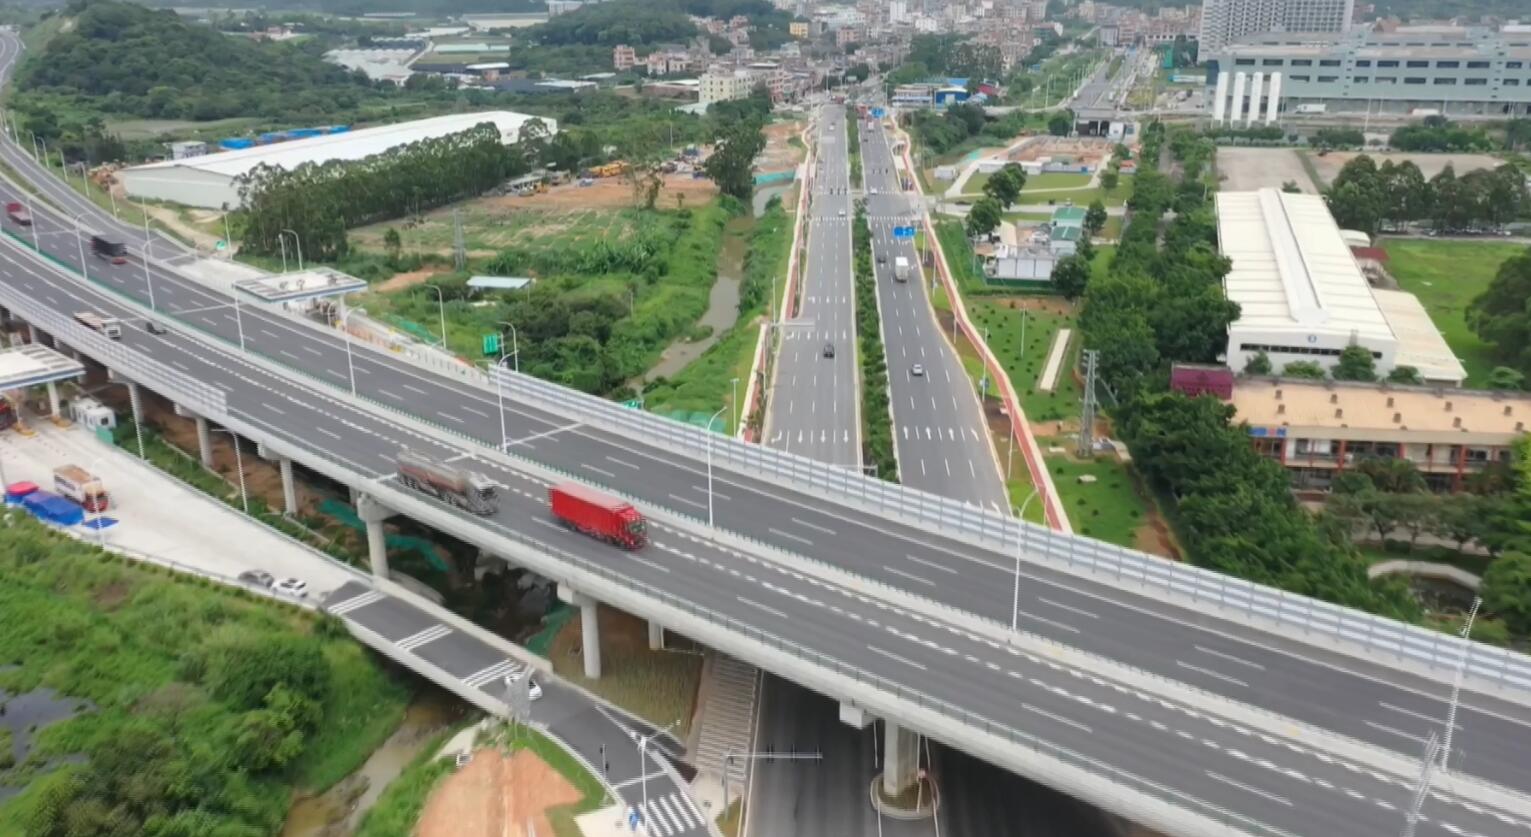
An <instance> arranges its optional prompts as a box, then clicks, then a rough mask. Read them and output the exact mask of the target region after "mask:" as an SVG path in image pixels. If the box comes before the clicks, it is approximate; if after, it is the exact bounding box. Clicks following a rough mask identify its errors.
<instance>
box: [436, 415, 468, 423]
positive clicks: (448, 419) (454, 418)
mask: <svg viewBox="0 0 1531 837" xmlns="http://www.w3.org/2000/svg"><path fill="white" fill-rule="evenodd" d="M437 415H439V416H441V417H442V418H444V419H446V420H447V421H455V422H457V423H458V424H466V423H467V422H464V421H463V420H462V419H460V418H458V417H457V416H454V415H452V414H451V413H448V412H438V413H437Z"/></svg>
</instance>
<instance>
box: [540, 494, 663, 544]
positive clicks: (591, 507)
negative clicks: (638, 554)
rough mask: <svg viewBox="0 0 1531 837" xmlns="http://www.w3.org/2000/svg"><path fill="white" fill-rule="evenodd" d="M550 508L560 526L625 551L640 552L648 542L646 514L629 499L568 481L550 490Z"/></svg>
mask: <svg viewBox="0 0 1531 837" xmlns="http://www.w3.org/2000/svg"><path fill="white" fill-rule="evenodd" d="M548 505H549V506H550V507H551V508H552V509H553V516H554V517H556V518H558V520H559V522H560V523H563V524H564V525H565V526H568V527H569V528H571V529H575V530H578V531H580V532H584V533H585V534H587V535H589V536H591V537H593V538H600V539H601V540H603V541H606V542H608V543H614V544H616V545H617V546H620V547H622V548H623V549H638V548H639V547H641V546H643V545H644V544H646V543H648V540H649V536H648V527H647V526H646V525H645V524H644V522H643V515H641V514H639V513H638V510H637V509H635V508H633V504H632V503H629V502H627V501H626V500H619V499H617V498H616V497H612V496H611V495H609V494H602V493H601V492H599V491H596V490H595V489H593V488H587V487H586V486H583V485H580V484H578V483H572V482H566V483H561V484H559V485H552V486H549V487H548Z"/></svg>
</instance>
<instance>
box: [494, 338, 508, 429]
mask: <svg viewBox="0 0 1531 837" xmlns="http://www.w3.org/2000/svg"><path fill="white" fill-rule="evenodd" d="M504 362H505V355H504V354H501V355H500V359H499V360H497V361H495V363H494V365H495V366H500V365H501V364H503V363H504ZM494 394H495V396H497V397H498V399H499V402H500V450H501V451H504V450H505V449H506V448H507V447H508V446H509V444H510V441H509V439H507V438H506V433H505V386H504V384H502V383H501V382H500V376H499V375H495V376H494Z"/></svg>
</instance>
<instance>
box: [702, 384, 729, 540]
mask: <svg viewBox="0 0 1531 837" xmlns="http://www.w3.org/2000/svg"><path fill="white" fill-rule="evenodd" d="M726 409H728V405H727V404H724V405H723V406H722V407H719V408H718V411H717V412H716V413H713V414H712V418H710V419H708V420H707V528H709V529H711V528H712V437H713V436H714V435H716V434H714V433H713V432H712V423H713V422H715V421H717V420H718V416H720V415H722V414H723V411H724V410H726Z"/></svg>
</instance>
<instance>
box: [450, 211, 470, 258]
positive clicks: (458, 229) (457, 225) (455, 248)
mask: <svg viewBox="0 0 1531 837" xmlns="http://www.w3.org/2000/svg"><path fill="white" fill-rule="evenodd" d="M452 265H453V267H454V268H456V270H457V271H458V272H462V271H463V270H466V269H467V266H468V248H467V246H466V245H465V244H464V243H463V235H462V216H461V215H459V214H458V212H457V209H456V208H455V207H454V208H453V209H452Z"/></svg>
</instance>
